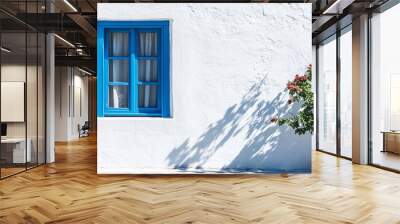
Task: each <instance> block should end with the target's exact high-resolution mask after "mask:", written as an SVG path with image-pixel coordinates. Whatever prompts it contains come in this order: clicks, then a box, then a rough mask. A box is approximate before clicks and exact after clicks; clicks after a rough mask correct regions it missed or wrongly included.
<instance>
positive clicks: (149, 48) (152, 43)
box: [138, 32, 158, 56]
mask: <svg viewBox="0 0 400 224" xmlns="http://www.w3.org/2000/svg"><path fill="white" fill-rule="evenodd" d="M157 39H158V37H157V33H156V32H139V53H138V54H139V56H157Z"/></svg>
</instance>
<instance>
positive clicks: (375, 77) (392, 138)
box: [370, 4, 400, 170]
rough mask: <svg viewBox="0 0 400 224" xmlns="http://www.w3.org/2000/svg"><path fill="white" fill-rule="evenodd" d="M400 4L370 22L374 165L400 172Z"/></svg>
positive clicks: (376, 15) (377, 15) (375, 16)
mask: <svg viewBox="0 0 400 224" xmlns="http://www.w3.org/2000/svg"><path fill="white" fill-rule="evenodd" d="M399 21H400V4H398V5H395V6H393V7H392V8H390V9H388V10H386V11H384V12H383V13H380V14H374V16H373V17H372V19H371V26H372V28H371V35H372V37H371V40H372V52H374V53H373V54H372V55H371V56H372V61H371V65H372V73H371V101H370V103H371V111H370V113H371V122H372V124H371V125H370V127H371V130H370V131H371V134H372V163H373V164H377V165H380V166H384V167H388V168H391V169H395V170H400V103H399V102H400V99H399V95H400V63H399V52H400V44H399V40H400V32H399V29H398V28H395V29H394V27H399V26H398V23H399Z"/></svg>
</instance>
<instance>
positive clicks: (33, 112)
mask: <svg viewBox="0 0 400 224" xmlns="http://www.w3.org/2000/svg"><path fill="white" fill-rule="evenodd" d="M27 44H28V64H27V70H26V72H27V75H26V78H27V80H26V91H27V96H28V97H27V98H26V105H27V107H26V117H27V121H26V125H27V140H28V141H27V150H28V160H27V167H28V168H31V167H34V166H36V165H37V158H38V154H37V145H38V141H37V132H38V114H37V111H38V107H37V106H38V98H37V97H38V94H37V93H38V88H37V84H38V72H39V71H38V67H37V63H38V62H39V61H38V55H37V54H38V48H37V46H38V34H37V33H27Z"/></svg>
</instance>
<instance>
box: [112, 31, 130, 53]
mask: <svg viewBox="0 0 400 224" xmlns="http://www.w3.org/2000/svg"><path fill="white" fill-rule="evenodd" d="M108 51H109V55H110V56H128V55H129V34H128V33H126V32H110V43H109V49H108Z"/></svg>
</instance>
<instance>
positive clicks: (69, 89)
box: [55, 67, 89, 141]
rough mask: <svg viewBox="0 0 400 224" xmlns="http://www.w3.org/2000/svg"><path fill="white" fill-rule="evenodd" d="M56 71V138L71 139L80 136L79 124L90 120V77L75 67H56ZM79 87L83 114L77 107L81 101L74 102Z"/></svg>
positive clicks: (58, 139)
mask: <svg viewBox="0 0 400 224" xmlns="http://www.w3.org/2000/svg"><path fill="white" fill-rule="evenodd" d="M72 70H73V71H72ZM55 72H56V78H55V86H56V88H55V130H56V131H55V140H56V141H70V140H73V139H77V138H79V133H78V124H80V125H83V124H84V122H85V121H87V120H88V105H89V103H88V95H89V94H88V77H87V76H84V74H83V73H82V72H80V71H79V70H78V69H76V68H73V67H56V71H55ZM77 88H79V89H80V91H81V107H82V114H80V113H79V109H78V108H76V107H75V106H76V104H79V103H76V104H75V102H74V100H77V97H75V95H74V94H77ZM74 104H75V105H74ZM74 110H75V113H74Z"/></svg>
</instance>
